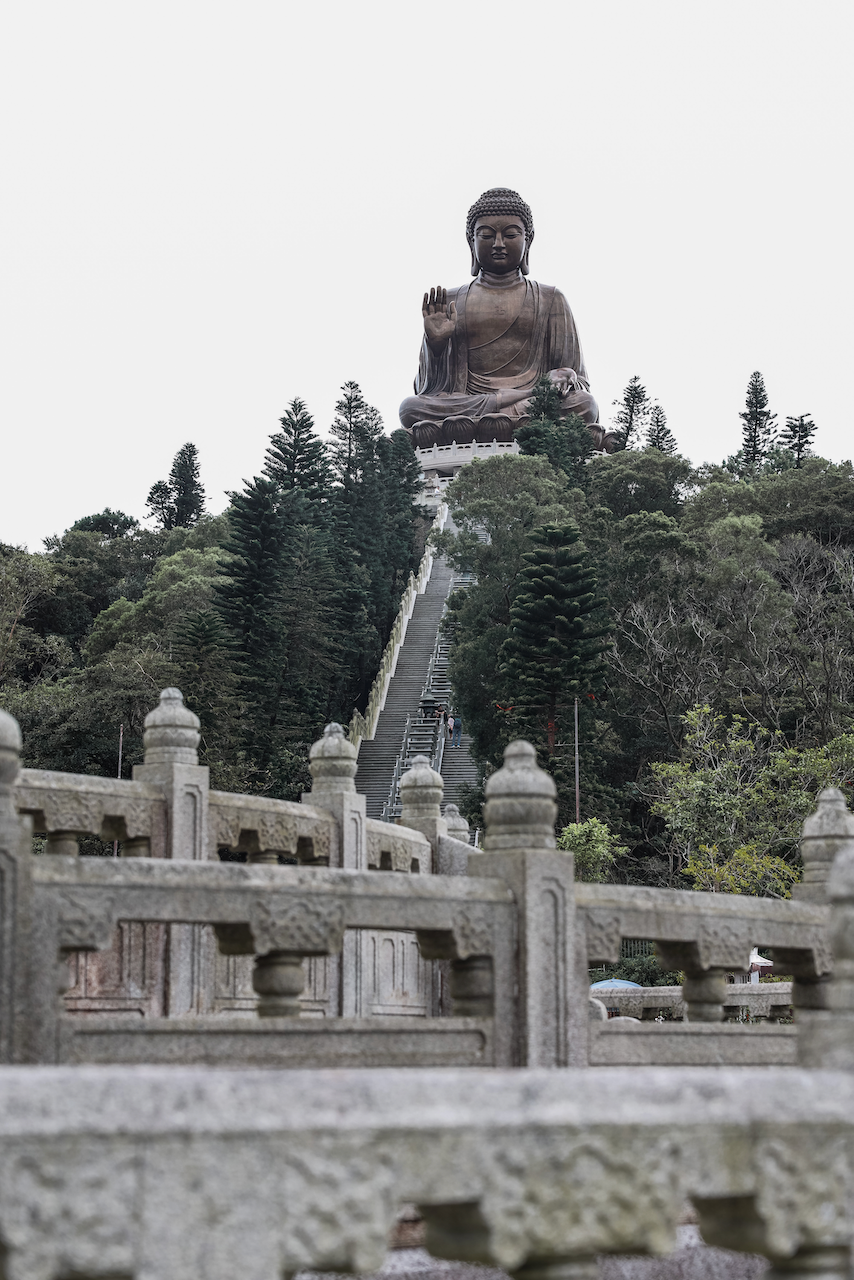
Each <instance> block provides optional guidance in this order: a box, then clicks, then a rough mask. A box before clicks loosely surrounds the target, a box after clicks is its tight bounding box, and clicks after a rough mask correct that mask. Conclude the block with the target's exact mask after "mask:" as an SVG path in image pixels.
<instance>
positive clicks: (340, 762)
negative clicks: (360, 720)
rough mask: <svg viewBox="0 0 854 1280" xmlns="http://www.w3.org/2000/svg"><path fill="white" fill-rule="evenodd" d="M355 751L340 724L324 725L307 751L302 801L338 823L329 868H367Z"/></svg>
mask: <svg viewBox="0 0 854 1280" xmlns="http://www.w3.org/2000/svg"><path fill="white" fill-rule="evenodd" d="M358 755H359V753H358V751H357V750H356V748H355V747H354V746H353V744H352V742H350V741H349V740H348V739H347V737H346V736H345V734H344V729H343V727H342V726H341V725H340V724H328V725H327V726H326V728H325V729H324V730H323V737H322V738H320V739H318V741H317V742H315V744H314V746H313V747H312V748H311V751H310V752H309V769H310V770H311V791H306V792H303V795H302V800H303V803H304V804H311V805H314V807H315V808H317V809H325V810H326V811H327V813H331V814H332V816H333V818H334V819H335V821H336V823H337V825H338V845H337V848H335V849H332V851H331V853H330V858H329V865H330V866H331V867H349V868H350V869H351V870H353V871H364V870H366V869H367V865H368V862H367V849H366V844H365V797H364V796H360V795H359V794H358V793H357V791H356V783H355V781H354V779H355V777H356V769H357V767H358Z"/></svg>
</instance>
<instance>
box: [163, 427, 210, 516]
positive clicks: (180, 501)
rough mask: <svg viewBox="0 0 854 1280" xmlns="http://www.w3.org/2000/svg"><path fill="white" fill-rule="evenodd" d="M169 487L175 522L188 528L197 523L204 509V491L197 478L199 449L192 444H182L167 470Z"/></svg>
mask: <svg viewBox="0 0 854 1280" xmlns="http://www.w3.org/2000/svg"><path fill="white" fill-rule="evenodd" d="M169 487H170V488H171V490H172V495H173V498H174V500H175V524H176V526H177V527H178V528H179V529H189V528H190V527H191V526H192V525H194V524H198V522H199V520H200V518H201V516H202V514H203V513H204V509H205V491H204V489H203V488H202V483H201V481H200V479H199V451H198V449H197V448H196V446H195V445H194V444H185V445H182V446H181V448H180V449H179V450H178V452H177V453H176V454H175V461H174V462H173V463H172V470H171V471H170V472H169Z"/></svg>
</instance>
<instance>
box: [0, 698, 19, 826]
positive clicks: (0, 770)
mask: <svg viewBox="0 0 854 1280" xmlns="http://www.w3.org/2000/svg"><path fill="white" fill-rule="evenodd" d="M21 746H22V741H21V729H20V726H19V724H18V721H17V720H16V719H15V718H14V716H10V715H9V713H8V711H0V805H2V804H3V801H4V800H5V799H6V797H9V801H10V804H11V796H12V788H13V787H14V785H15V779H16V778H17V776H18V770H19V769H20V767H21Z"/></svg>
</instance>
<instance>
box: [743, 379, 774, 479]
mask: <svg viewBox="0 0 854 1280" xmlns="http://www.w3.org/2000/svg"><path fill="white" fill-rule="evenodd" d="M738 416H739V417H740V418H741V421H742V428H741V439H742V446H741V455H742V457H743V459H744V466H745V468H746V470H747V471H748V472H749V473H755V472H756V471H758V469H759V467H760V466H761V465H762V463H763V461H764V459H765V458H766V457H767V455H768V453H769V452H770V451H771V449H772V448H773V447H774V444H775V442H776V439H777V429H776V427H775V426H774V423H775V422H776V420H777V415H776V413H771V412H770V411H769V409H768V392H767V391H766V390H765V380H764V379H763V377H762V374H761V373H759V372H758V370H757V371H756V372H755V373H752V374H751V375H750V381H749V382H748V384H747V398H746V400H745V406H744V412H743V413H740V414H739V415H738Z"/></svg>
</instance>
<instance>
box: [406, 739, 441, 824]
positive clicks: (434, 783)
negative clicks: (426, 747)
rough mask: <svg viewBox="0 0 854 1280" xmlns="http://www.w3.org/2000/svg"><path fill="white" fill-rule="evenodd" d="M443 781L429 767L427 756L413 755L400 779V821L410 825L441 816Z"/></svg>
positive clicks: (439, 774) (439, 775)
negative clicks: (410, 762)
mask: <svg viewBox="0 0 854 1280" xmlns="http://www.w3.org/2000/svg"><path fill="white" fill-rule="evenodd" d="M444 794H445V782H444V779H443V778H442V775H441V773H436V771H435V769H431V767H430V761H429V759H428V758H427V756H413V758H412V764H411V765H410V767H409V768H408V769H407V771H406V773H405V774H404V775H403V777H402V778H401V780H400V804H401V814H400V821H401V825H402V826H404V827H411V826H414V825H415V824H416V822H418V821H419V819H420V820H421V821H424V820H425V819H436V818H441V816H442V809H441V805H442V796H443V795H444Z"/></svg>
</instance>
